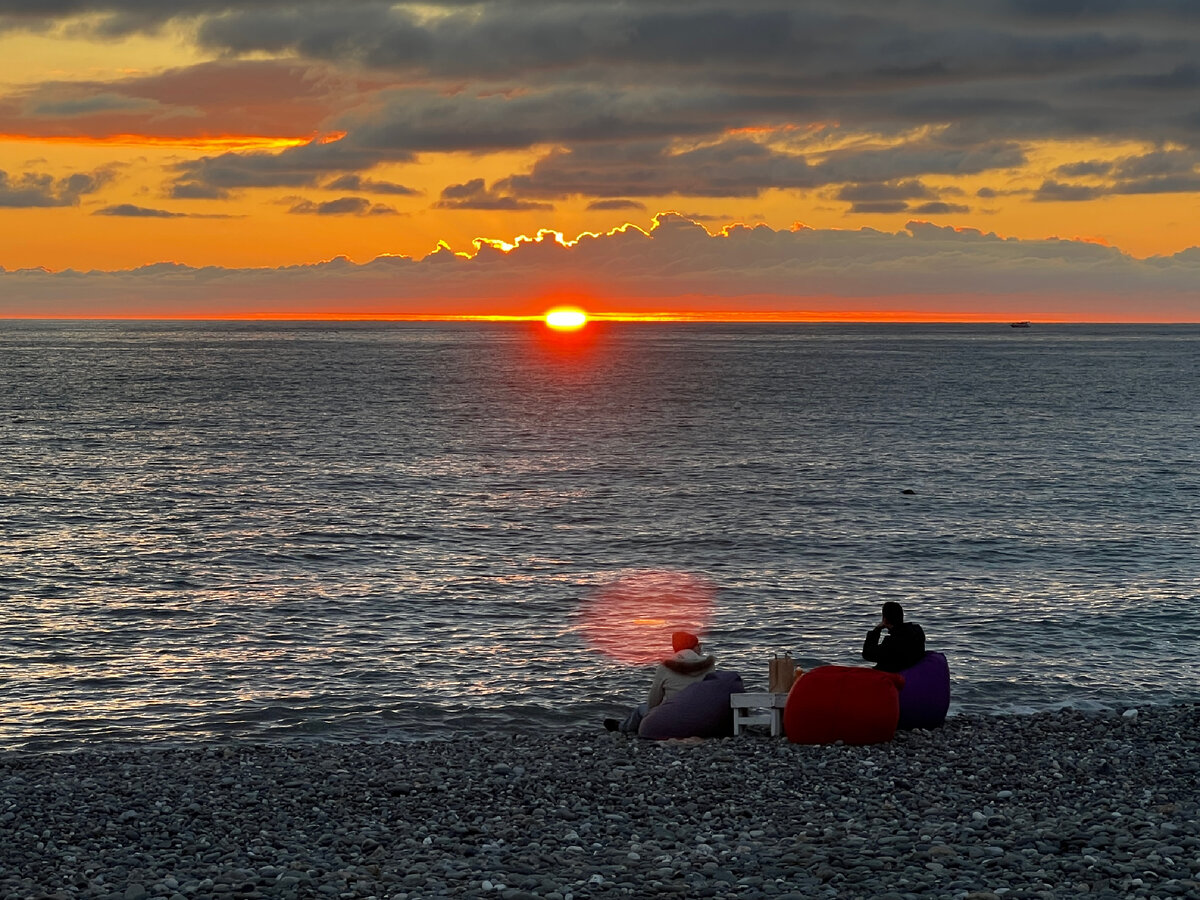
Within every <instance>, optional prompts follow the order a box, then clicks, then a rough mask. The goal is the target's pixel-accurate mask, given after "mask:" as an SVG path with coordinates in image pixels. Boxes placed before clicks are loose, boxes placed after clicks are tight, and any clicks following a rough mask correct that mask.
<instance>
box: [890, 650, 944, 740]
mask: <svg viewBox="0 0 1200 900" xmlns="http://www.w3.org/2000/svg"><path fill="white" fill-rule="evenodd" d="M900 674H901V675H903V676H904V687H903V688H902V689H901V691H900V723H899V725H898V726H897V727H899V728H903V729H911V728H937V727H938V726H940V725H941V724H942V723H943V722H945V721H946V713H947V712H948V711H949V709H950V666H949V664H948V663H947V662H946V656H945V654H943V653H935V652H933V651H930V652H928V653H926V654H925V658H924V659H922V660H921V661H920V662H919V663H917V664H916V665H915V666H910V667H909V668H907V669H902V670H901V671H900Z"/></svg>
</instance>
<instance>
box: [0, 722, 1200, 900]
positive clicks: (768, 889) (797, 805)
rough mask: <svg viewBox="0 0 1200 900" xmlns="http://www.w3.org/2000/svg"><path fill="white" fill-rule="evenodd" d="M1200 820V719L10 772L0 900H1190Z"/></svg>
mask: <svg viewBox="0 0 1200 900" xmlns="http://www.w3.org/2000/svg"><path fill="white" fill-rule="evenodd" d="M597 725H598V726H599V723H597ZM1198 818H1200V704H1179V705H1171V706H1150V707H1142V708H1140V709H1139V710H1137V711H1136V713H1128V712H1127V713H1125V714H1122V713H1120V712H1082V711H1078V710H1071V709H1066V710H1061V711H1057V712H1043V713H1035V714H1032V715H1004V716H975V715H958V716H953V717H951V718H949V719H948V720H947V722H946V725H945V726H944V727H943V728H941V729H938V730H936V731H932V732H900V733H897V736H896V738H895V740H893V741H892V742H891V743H888V744H880V745H874V746H870V747H844V746H837V745H834V746H817V747H808V746H801V745H794V744H790V743H788V742H787V741H786V740H785V739H779V738H770V737H767V736H766V735H765V734H763V733H761V732H759V733H751V734H747V735H743V736H740V737H737V738H726V739H715V740H709V741H682V742H664V743H653V742H648V741H642V740H638V739H636V738H627V737H623V736H619V735H610V734H608V733H607V732H604V731H603V729H602V728H600V727H597V730H596V731H595V732H590V731H589V732H577V733H570V734H563V733H546V734H522V733H516V734H511V733H487V734H479V735H470V736H458V737H454V738H450V739H447V740H439V739H434V740H430V741H419V742H418V741H412V742H409V741H404V742H378V743H374V742H372V743H368V742H359V743H334V742H304V743H278V744H265V743H245V744H243V743H222V744H202V745H195V746H189V747H179V746H172V747H163V746H155V745H151V746H147V747H145V748H133V749H129V748H126V747H124V746H123V747H121V748H120V749H113V750H106V749H104V748H89V749H83V750H74V751H68V752H56V751H51V752H44V753H32V752H22V751H14V752H10V753H0V895H2V896H5V897H13V898H16V897H63V898H68V897H89V898H92V897H94V898H114V900H115V898H122V900H143V898H153V897H164V898H174V900H179V898H198V897H214V896H225V897H286V898H292V897H295V898H300V897H326V896H328V897H362V898H369V897H379V898H394V900H414V898H418V897H420V898H425V897H446V896H467V897H499V898H504V900H521V898H528V897H544V898H552V900H566V898H575V900H579V898H590V897H601V896H614V897H616V896H626V897H646V896H680V897H787V898H825V897H828V898H840V897H847V898H850V897H864V896H870V897H881V898H884V897H886V898H890V900H895V898H907V897H953V898H971V900H990V898H992V897H997V898H999V897H1005V896H1007V897H1039V898H1057V897H1075V896H1078V895H1080V894H1089V895H1093V896H1107V897H1147V898H1153V897H1184V896H1196V895H1197V894H1198V893H1200V838H1197V837H1196V836H1194V822H1195V821H1196V820H1197V819H1198Z"/></svg>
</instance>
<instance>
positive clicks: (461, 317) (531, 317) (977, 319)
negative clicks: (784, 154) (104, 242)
mask: <svg viewBox="0 0 1200 900" xmlns="http://www.w3.org/2000/svg"><path fill="white" fill-rule="evenodd" d="M1019 319H1020V317H1019V315H1016V314H1014V315H1013V316H1012V317H1002V316H997V315H995V314H993V313H958V314H948V313H942V312H921V311H919V310H904V311H895V312H893V311H879V310H846V311H844V312H839V313H832V312H824V313H818V312H805V311H797V312H788V313H779V312H761V311H760V312H749V311H747V312H742V311H726V312H713V313H589V314H588V321H589V322H674V323H681V324H687V323H697V324H703V323H714V324H716V323H742V324H747V325H753V324H759V325H772V324H781V325H783V324H814V325H815V324H843V325H854V324H895V325H905V324H909V325H916V324H921V325H936V324H967V323H974V324H1008V323H1009V322H1013V321H1018V320H1019ZM3 320H21V321H39V320H42V321H64V322H72V321H74V322H543V321H544V320H545V316H544V315H542V314H528V315H525V314H521V315H500V314H458V315H454V314H433V313H395V314H386V313H362V314H353V313H314V312H308V313H209V314H194V315H180V314H175V315H169V314H167V315H151V314H137V315H106V316H79V315H0V321H3ZM1102 322H1129V323H1142V324H1200V323H1196V322H1193V321H1190V320H1189V321H1184V320H1178V321H1177V320H1173V319H1172V320H1166V319H1163V320H1159V319H1154V320H1151V319H1145V320H1143V319H1129V320H1124V319H1122V320H1116V319H1112V320H1109V319H1084V318H1079V319H1069V318H1061V317H1038V318H1037V320H1036V322H1035V324H1038V325H1054V324H1098V323H1102Z"/></svg>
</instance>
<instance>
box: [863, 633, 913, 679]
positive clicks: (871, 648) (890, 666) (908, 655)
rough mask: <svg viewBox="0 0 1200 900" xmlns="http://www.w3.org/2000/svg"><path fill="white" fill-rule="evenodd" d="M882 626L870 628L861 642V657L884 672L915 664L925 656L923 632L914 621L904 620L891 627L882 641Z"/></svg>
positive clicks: (897, 670) (895, 670) (896, 670)
mask: <svg viewBox="0 0 1200 900" xmlns="http://www.w3.org/2000/svg"><path fill="white" fill-rule="evenodd" d="M882 630H883V629H882V628H872V629H871V630H870V631H868V632H867V639H866V641H865V642H864V643H863V651H862V655H863V659H865V660H867V661H868V662H873V663H875V668H877V669H882V670H883V671H885V672H899V671H900V670H902V669H907V668H908V667H909V666H915V665H916V664H917V663H919V662H920V661H921V660H922V659H923V658H924V657H925V632H924V631H922V630H921V626H920V625H917V624H916V623H914V622H904V623H902V624H900V625H897V626H896V627H895V628H893V629H892V631H891V634H889V635H888V636H887V637H885V638H884V639H883V640H882V641H880V640H879V634H880V632H881V631H882Z"/></svg>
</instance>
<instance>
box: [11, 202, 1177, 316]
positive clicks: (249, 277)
mask: <svg viewBox="0 0 1200 900" xmlns="http://www.w3.org/2000/svg"><path fill="white" fill-rule="evenodd" d="M1198 283H1200V248H1197V249H1192V250H1188V251H1185V252H1183V253H1179V254H1176V255H1174V256H1171V257H1155V258H1151V259H1147V260H1138V259H1134V258H1132V257H1130V256H1128V255H1126V254H1124V253H1122V252H1120V251H1118V250H1116V249H1113V248H1110V247H1104V246H1099V245H1096V244H1093V243H1088V242H1084V241H1077V240H1058V239H1050V240H1038V241H1028V240H1016V239H1011V238H1008V239H1006V238H1002V237H999V236H997V235H995V234H990V233H984V232H981V231H977V230H974V229H954V228H949V227H941V226H936V225H932V224H929V223H926V222H921V221H917V220H913V221H910V222H909V223H908V225H907V226H906V228H905V229H904V230H902V231H899V232H894V233H888V232H883V231H876V230H873V229H859V230H853V231H849V230H847V231H841V230H830V229H823V230H821V229H812V228H804V227H797V228H795V229H792V230H775V229H772V228H769V227H766V226H757V227H747V226H735V227H730V228H727V229H724V230H723V231H721V232H719V233H716V234H712V233H709V232H708V231H706V230H705V229H704V228H703V227H702V226H700V225H699V224H698V223H696V222H694V221H692V220H690V219H687V218H685V217H683V216H679V215H675V214H663V215H660V216H658V217H656V219H655V224H654V227H653V228H652V229H650V230H649V231H648V232H643V231H641V230H639V229H637V228H632V227H628V228H624V229H620V230H617V231H614V232H610V233H607V234H602V235H584V236H581V237H580V238H579V239H578V241H577V242H565V243H564V242H562V241H561V240H559V239H557V237H556V236H554V235H549V234H543V235H541V236H540V237H539V238H538V239H535V240H524V241H521V242H518V243H517V244H516V246H515V247H514V248H513V249H511V250H509V251H507V252H505V250H503V249H501V248H500V247H498V246H497V245H496V243H495V242H480V243H479V245H478V248H477V252H476V253H475V254H474V255H473V256H471V257H470V258H466V257H464V256H461V255H456V254H454V253H451V252H449V251H448V250H439V251H438V252H435V253H433V254H430V255H429V256H426V257H424V258H423V259H413V258H408V257H381V258H379V259H376V260H373V261H371V262H368V263H365V264H361V265H359V264H355V263H352V262H350V261H348V260H346V259H340V258H339V259H334V260H331V261H329V262H323V263H319V264H314V265H304V266H287V267H282V268H271V269H267V268H263V269H228V268H220V267H208V268H191V267H188V266H182V265H177V264H167V263H162V264H157V265H151V266H145V267H142V268H138V269H132V270H127V271H114V272H99V271H94V272H75V271H65V272H48V271H45V270H19V271H5V272H2V273H0V315H2V316H8V317H14V316H16V317H35V318H36V317H128V316H150V317H215V318H220V317H240V316H289V317H305V316H312V317H321V316H330V315H343V316H405V315H434V316H441V315H471V314H485V315H486V314H491V315H521V314H528V315H539V314H541V313H542V312H544V311H545V309H546V308H547V306H548V305H550V304H551V303H553V302H555V301H556V300H559V299H561V298H563V297H564V296H569V297H570V298H572V299H573V300H574V301H575V302H580V303H583V304H584V305H585V307H587V308H588V309H589V311H590V312H592V313H594V314H643V315H644V314H668V315H670V314H677V315H681V316H685V317H686V316H688V315H692V314H701V315H719V314H721V313H723V312H733V311H740V313H739V314H744V313H746V312H747V311H750V312H752V313H753V315H750V316H749V317H751V318H755V317H757V318H761V319H773V318H813V319H831V320H838V319H857V318H862V317H864V316H867V317H878V318H896V319H902V318H906V317H907V316H908V315H909V314H910V313H911V311H912V310H915V309H922V310H926V311H927V314H926V317H927V318H934V319H944V320H962V319H984V320H987V319H991V320H1006V319H1015V318H1022V319H1036V320H1040V321H1048V320H1077V321H1143V320H1145V314H1144V310H1145V308H1147V306H1148V305H1153V306H1154V308H1155V309H1157V310H1158V311H1159V312H1158V313H1157V319H1158V320H1160V321H1190V322H1195V321H1200V295H1198V293H1197V291H1196V285H1197V284H1198ZM743 317H745V316H743Z"/></svg>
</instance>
